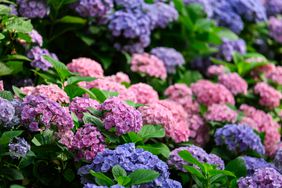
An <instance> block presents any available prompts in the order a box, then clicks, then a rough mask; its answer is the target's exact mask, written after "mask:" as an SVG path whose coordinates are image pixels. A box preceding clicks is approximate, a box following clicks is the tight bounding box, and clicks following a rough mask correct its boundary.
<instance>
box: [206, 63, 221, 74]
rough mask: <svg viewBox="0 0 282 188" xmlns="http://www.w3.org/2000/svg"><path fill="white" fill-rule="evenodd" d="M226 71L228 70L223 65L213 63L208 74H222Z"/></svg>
mask: <svg viewBox="0 0 282 188" xmlns="http://www.w3.org/2000/svg"><path fill="white" fill-rule="evenodd" d="M224 73H226V70H225V67H224V66H223V65H211V66H209V68H208V70H207V74H208V76H220V75H222V74H224Z"/></svg>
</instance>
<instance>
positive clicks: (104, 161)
mask: <svg viewBox="0 0 282 188" xmlns="http://www.w3.org/2000/svg"><path fill="white" fill-rule="evenodd" d="M115 165H120V166H121V167H122V168H123V169H124V170H125V171H126V172H127V173H131V172H133V171H135V170H138V169H150V170H155V171H157V172H158V173H159V174H160V175H159V177H158V178H156V179H155V180H154V181H153V182H150V183H147V184H145V185H144V186H148V187H167V188H181V184H180V183H179V182H176V181H173V180H171V179H169V175H170V174H169V171H168V166H167V164H166V163H165V162H163V161H162V160H160V159H159V158H158V157H157V156H155V155H153V154H152V153H150V152H148V151H144V150H143V149H138V148H135V145H134V144H133V143H130V144H124V145H119V146H117V147H116V149H115V150H109V149H105V150H104V151H103V152H99V153H98V154H97V155H96V157H95V158H94V160H93V162H92V163H91V164H90V165H85V166H83V167H81V168H80V169H79V170H78V174H79V175H80V176H81V182H82V183H84V184H86V183H92V182H91V181H90V180H89V179H87V175H88V174H89V171H90V170H94V171H95V172H102V173H106V172H109V171H111V169H112V167H113V166H115Z"/></svg>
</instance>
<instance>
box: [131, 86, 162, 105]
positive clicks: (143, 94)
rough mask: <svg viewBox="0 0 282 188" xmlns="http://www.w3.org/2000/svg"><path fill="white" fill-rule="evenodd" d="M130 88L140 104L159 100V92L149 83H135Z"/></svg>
mask: <svg viewBox="0 0 282 188" xmlns="http://www.w3.org/2000/svg"><path fill="white" fill-rule="evenodd" d="M128 90H129V91H132V92H133V93H134V94H135V96H136V102H137V103H140V104H150V103H152V102H156V101H158V100H159V95H158V93H157V92H156V91H155V90H154V88H152V86H150V85H148V84H144V83H138V84H133V85H131V86H130V87H129V88H128Z"/></svg>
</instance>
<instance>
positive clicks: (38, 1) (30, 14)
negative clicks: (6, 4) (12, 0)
mask: <svg viewBox="0 0 282 188" xmlns="http://www.w3.org/2000/svg"><path fill="white" fill-rule="evenodd" d="M17 3H18V5H19V14H20V15H21V16H24V17H27V18H44V17H45V16H47V15H48V14H49V7H48V5H47V1H45V0H17Z"/></svg>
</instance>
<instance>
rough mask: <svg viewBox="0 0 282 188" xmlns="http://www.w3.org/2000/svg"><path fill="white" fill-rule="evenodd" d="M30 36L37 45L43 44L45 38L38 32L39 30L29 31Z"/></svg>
mask: <svg viewBox="0 0 282 188" xmlns="http://www.w3.org/2000/svg"><path fill="white" fill-rule="evenodd" d="M29 35H30V37H31V41H32V42H33V43H35V44H37V45H39V46H40V47H41V46H42V45H43V38H42V36H41V35H40V34H39V33H38V31H36V30H34V29H33V30H32V31H31V32H30V33H29Z"/></svg>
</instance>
